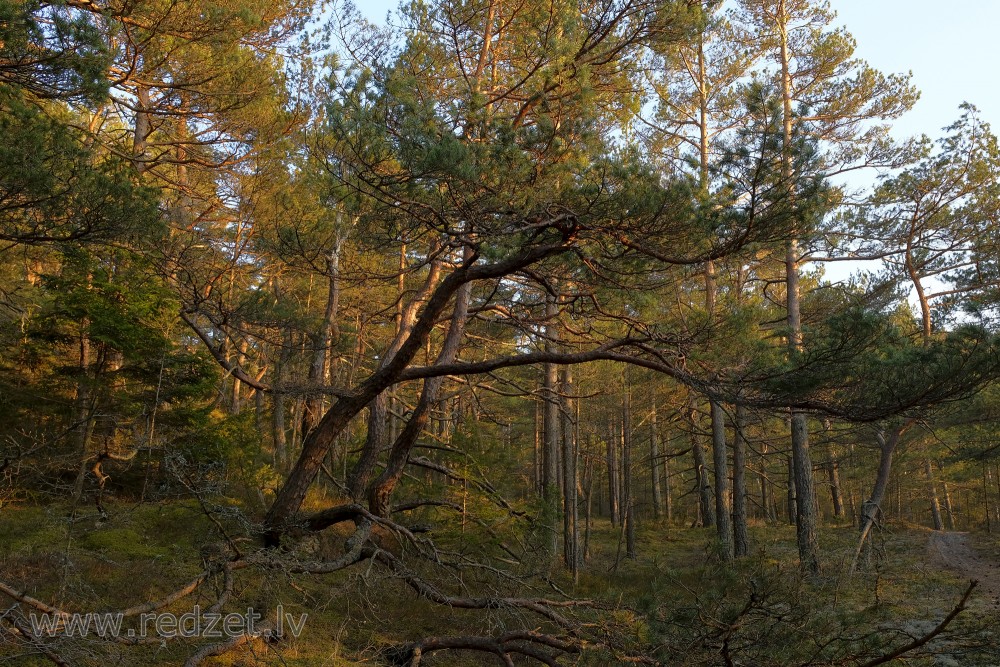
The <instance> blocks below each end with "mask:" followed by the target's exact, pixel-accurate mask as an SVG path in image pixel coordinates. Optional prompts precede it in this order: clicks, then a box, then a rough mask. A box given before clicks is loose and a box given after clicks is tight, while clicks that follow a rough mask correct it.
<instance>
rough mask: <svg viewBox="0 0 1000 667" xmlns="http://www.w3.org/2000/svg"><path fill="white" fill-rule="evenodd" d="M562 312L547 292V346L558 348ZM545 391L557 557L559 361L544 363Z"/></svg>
mask: <svg viewBox="0 0 1000 667" xmlns="http://www.w3.org/2000/svg"><path fill="white" fill-rule="evenodd" d="M558 314H559V309H558V305H557V304H556V298H555V296H553V295H551V294H547V295H546V296H545V322H546V325H545V331H546V337H547V339H546V341H545V350H546V351H547V352H554V351H555V350H556V346H557V344H556V341H555V338H556V336H557V329H556V326H555V320H556V317H557V316H558ZM542 373H543V378H542V395H543V398H544V400H545V406H544V408H543V409H544V412H543V424H544V428H543V433H544V437H543V440H542V443H543V451H542V460H543V462H544V463H543V479H542V490H543V494H542V495H543V502H544V504H545V514H546V520H545V527H546V530H548V532H549V535H548V540H547V548H548V549H549V554H550V556H552V557H555V555H556V553H557V550H558V548H559V530H558V528H557V527H556V526H557V524H558V521H559V450H560V448H561V441H560V437H559V393H558V384H559V367H558V366H557V365H556V364H543V368H542Z"/></svg>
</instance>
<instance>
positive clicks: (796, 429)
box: [778, 0, 819, 574]
mask: <svg viewBox="0 0 1000 667" xmlns="http://www.w3.org/2000/svg"><path fill="white" fill-rule="evenodd" d="M778 32H779V35H780V47H781V53H780V56H781V58H780V59H781V98H782V120H783V123H782V130H783V136H782V160H781V162H782V177H783V178H784V180H785V183H786V185H787V187H788V188H789V195H788V196H789V197H790V198H791V201H790V204H791V205H792V207H793V208H794V207H795V205H796V204H795V191H794V184H793V179H794V173H793V167H792V123H793V117H792V78H791V70H790V66H791V56H790V54H789V44H788V14H787V10H786V7H785V0H780V1H779V4H778ZM798 263H799V243H798V239H797V238H794V237H793V238H791V239H789V241H788V244H787V245H786V247H785V287H786V293H787V309H788V348H789V352H790V353H791V354H792V356H795V355H796V354H798V353H799V352H801V350H802V315H801V309H800V304H799V299H800V295H799V266H798ZM791 422H792V429H791V430H792V464H793V467H794V470H795V488H796V493H795V525H796V531H795V532H796V541H797V543H798V548H799V563H800V565H801V567H802V569H803V570H804V571H806V572H810V573H813V574H816V573H818V572H819V540H818V537H817V534H816V505H815V503H814V502H813V499H814V497H815V494H814V491H813V471H812V458H811V456H810V454H809V425H808V422H807V421H806V414H805V413H804V412H801V411H799V410H792V418H791Z"/></svg>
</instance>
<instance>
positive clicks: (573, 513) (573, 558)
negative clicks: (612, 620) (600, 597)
mask: <svg viewBox="0 0 1000 667" xmlns="http://www.w3.org/2000/svg"><path fill="white" fill-rule="evenodd" d="M562 384H563V405H562V416H563V419H562V445H563V451H562V460H563V479H564V480H565V483H564V484H563V559H564V561H565V564H566V567H567V568H569V570H570V572H571V573H572V575H573V581H574V582H575V581H576V580H577V578H578V576H579V566H580V557H579V550H580V544H579V542H580V540H579V532H578V529H577V521H578V518H579V516H578V510H577V484H578V482H579V480H578V476H577V470H576V456H577V454H576V438H575V437H574V436H575V432H574V429H573V399H572V394H573V374H572V370H571V369H570V367H569V366H563V382H562Z"/></svg>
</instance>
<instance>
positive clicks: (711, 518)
mask: <svg viewBox="0 0 1000 667" xmlns="http://www.w3.org/2000/svg"><path fill="white" fill-rule="evenodd" d="M687 420H688V426H689V427H690V429H691V456H692V458H693V459H694V474H695V484H696V485H697V486H698V513H699V517H700V519H701V525H702V526H704V527H705V528H708V527H710V526H714V525H715V511H714V510H713V508H712V485H711V483H710V482H709V477H708V468H707V466H706V465H705V450H704V449H703V448H702V446H701V438H699V437H698V435H697V433H695V429H696V427H697V422H696V420H695V409H694V401H693V400H691V401H689V403H688V409H687Z"/></svg>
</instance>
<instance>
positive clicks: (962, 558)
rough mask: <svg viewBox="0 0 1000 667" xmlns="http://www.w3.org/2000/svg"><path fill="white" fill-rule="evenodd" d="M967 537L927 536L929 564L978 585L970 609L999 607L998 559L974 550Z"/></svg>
mask: <svg viewBox="0 0 1000 667" xmlns="http://www.w3.org/2000/svg"><path fill="white" fill-rule="evenodd" d="M972 542H973V540H972V537H971V536H970V534H969V533H964V532H948V533H946V532H939V531H935V532H933V533H931V534H930V538H929V539H928V540H927V555H928V560H929V561H930V563H932V564H934V565H937V566H940V567H943V568H945V569H948V570H951V571H953V572H954V573H956V574H958V575H959V576H961V577H963V578H965V579H975V580H977V581H978V582H979V591H978V595H977V596H975V597H974V598H973V599H972V603H971V604H972V605H974V606H980V607H981V606H982V605H987V606H988V607H990V608H997V607H1000V558H998V557H996V555H990V554H987V553H984V552H983V549H982V548H981V547H980V548H975V547H973V544H972Z"/></svg>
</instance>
